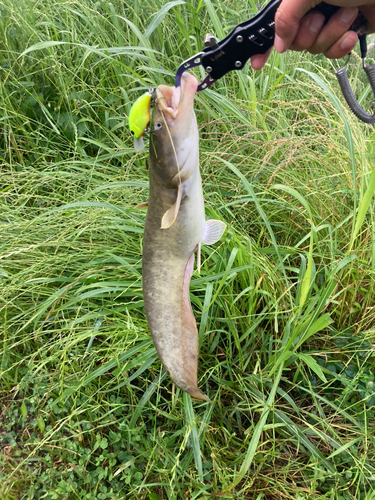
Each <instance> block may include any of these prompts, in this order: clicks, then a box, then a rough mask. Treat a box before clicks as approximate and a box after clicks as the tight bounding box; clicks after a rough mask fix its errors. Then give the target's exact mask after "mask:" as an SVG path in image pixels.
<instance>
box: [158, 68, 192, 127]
mask: <svg viewBox="0 0 375 500" xmlns="http://www.w3.org/2000/svg"><path fill="white" fill-rule="evenodd" d="M197 87H198V81H197V79H196V78H195V76H194V75H192V74H191V73H187V72H185V73H183V75H182V77H181V86H180V87H168V86H167V85H159V87H158V88H157V89H156V91H155V92H156V99H157V104H158V106H159V109H160V111H162V113H163V114H164V116H165V117H169V118H171V119H172V120H176V119H177V118H178V117H179V116H180V115H183V114H184V112H186V111H189V110H192V109H193V103H194V96H195V92H196V91H197Z"/></svg>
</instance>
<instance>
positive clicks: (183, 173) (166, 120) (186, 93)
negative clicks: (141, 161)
mask: <svg viewBox="0 0 375 500" xmlns="http://www.w3.org/2000/svg"><path fill="white" fill-rule="evenodd" d="M197 87H198V82H197V80H196V78H195V77H194V76H193V75H192V74H190V73H184V74H183V75H182V78H181V86H180V87H168V86H167V85H160V86H159V87H158V88H157V89H156V91H155V94H156V100H155V107H154V110H153V114H152V120H151V125H150V132H151V140H150V159H151V162H150V168H152V169H153V170H154V172H155V174H156V175H157V176H158V177H159V179H160V180H161V182H162V183H163V184H164V185H165V186H167V187H171V188H175V187H178V185H179V184H181V183H182V182H184V181H185V180H187V179H188V178H189V177H190V176H191V175H192V174H193V173H194V172H195V171H196V170H198V168H199V135H198V126H197V120H196V117H195V113H194V96H195V92H196V90H197Z"/></svg>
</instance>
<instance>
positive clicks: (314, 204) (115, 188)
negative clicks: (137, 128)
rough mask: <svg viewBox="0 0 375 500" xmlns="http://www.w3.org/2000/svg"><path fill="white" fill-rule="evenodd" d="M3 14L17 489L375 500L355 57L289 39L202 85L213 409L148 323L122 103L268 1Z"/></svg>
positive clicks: (370, 169) (7, 417) (39, 494)
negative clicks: (213, 236)
mask: <svg viewBox="0 0 375 500" xmlns="http://www.w3.org/2000/svg"><path fill="white" fill-rule="evenodd" d="M0 12H1V16H0V42H1V44H0V64H1V66H0V68H1V69H0V71H1V86H0V89H1V90H0V92H1V95H0V107H1V114H0V116H1V128H0V141H1V145H0V148H1V149H0V154H1V180H2V182H1V186H0V192H1V196H0V204H1V205H0V231H1V235H2V237H1V239H0V245H1V250H0V256H1V257H0V283H1V289H0V321H1V337H0V340H1V348H0V355H1V358H0V380H1V386H0V452H1V454H0V497H1V498H2V499H4V500H18V499H25V500H26V499H30V500H31V499H47V500H52V499H63V500H94V499H103V500H104V499H111V500H112V499H113V500H114V499H147V500H158V499H170V500H172V499H173V500H174V499H176V500H180V499H185V498H188V499H189V500H190V499H191V500H193V499H211V498H226V499H230V498H233V499H254V500H255V499H256V500H260V499H267V500H268V499H285V498H288V499H297V500H313V499H330V500H331V499H332V500H349V499H355V500H370V499H374V498H375V446H374V445H375V438H374V435H375V424H374V421H375V420H374V408H375V386H374V383H375V376H374V372H375V357H374V345H375V297H374V295H375V292H374V290H375V230H374V227H375V224H374V201H373V196H372V195H373V192H374V184H375V173H374V172H375V171H374V155H375V150H374V144H375V142H374V139H375V135H374V129H373V128H371V127H369V126H365V125H364V124H362V123H360V122H358V121H357V119H356V118H355V117H354V116H352V115H351V114H350V113H349V112H348V111H347V109H346V107H345V105H344V104H343V99H342V98H341V96H340V91H339V87H338V84H337V82H336V79H335V76H334V67H335V66H337V63H331V62H330V61H328V60H325V59H324V57H320V56H318V57H312V56H309V55H306V54H293V53H288V54H285V55H282V56H280V55H277V54H273V55H272V56H271V58H270V60H269V63H268V64H267V67H266V68H265V69H264V70H263V71H262V72H259V73H255V72H253V71H252V70H251V69H250V68H249V67H247V68H246V69H245V70H244V71H243V72H241V73H237V72H236V73H233V74H229V75H227V76H226V77H225V78H223V79H222V80H221V81H219V82H217V83H216V84H215V86H213V87H211V89H209V90H207V91H205V92H203V93H201V94H199V95H198V96H197V99H196V113H197V117H198V122H199V127H200V133H201V148H200V150H201V170H202V177H203V184H204V193H205V200H206V215H207V217H208V218H219V219H222V220H224V221H225V222H226V223H227V225H228V231H227V232H226V235H225V237H224V238H223V239H222V240H221V242H220V243H219V244H217V245H216V246H215V247H214V248H212V247H204V248H203V255H202V268H201V274H200V275H198V274H197V273H196V272H195V273H194V274H193V278H192V282H191V301H192V304H193V309H194V313H195V315H196V318H197V321H198V326H199V336H200V363H199V386H200V387H201V388H202V390H203V391H204V392H205V393H206V394H208V395H209V397H210V398H211V399H212V400H213V404H212V405H208V404H202V403H197V402H194V401H191V399H190V397H188V396H187V395H186V394H182V393H181V391H180V390H179V389H177V388H176V387H174V386H173V385H172V383H171V382H170V381H169V379H168V377H167V376H166V374H165V372H164V371H163V370H162V368H161V365H160V362H159V360H158V358H157V355H156V352H155V350H154V347H153V345H152V342H151V338H150V335H149V332H148V328H147V323H146V320H145V315H144V310H143V301H142V287H141V253H142V232H143V226H144V220H145V212H144V211H141V210H134V206H135V205H136V204H137V203H141V202H144V201H146V199H147V188H148V172H147V161H148V155H147V151H144V152H141V153H138V154H135V153H134V150H133V148H132V138H131V137H130V135H129V133H128V129H127V116H128V113H129V109H130V107H131V104H132V103H133V102H134V100H135V99H136V98H137V97H138V96H139V95H140V94H141V93H142V92H143V91H144V90H146V89H147V88H148V87H149V86H150V85H153V86H155V85H157V84H160V83H167V84H171V85H172V84H173V74H174V72H175V70H176V68H177V67H178V66H179V64H180V63H181V62H182V61H183V60H185V59H186V58H188V57H189V56H191V55H192V54H194V53H196V52H198V51H199V50H201V47H202V41H203V37H204V34H205V33H206V32H210V33H214V34H215V35H217V36H218V37H222V36H223V35H224V34H226V33H228V32H229V31H230V30H231V29H232V28H233V27H234V26H235V25H236V24H237V23H238V22H239V21H242V20H245V19H248V18H249V17H250V16H251V15H253V14H254V12H255V3H254V2H253V1H249V2H244V1H240V0H238V1H234V0H233V1H227V2H219V1H218V0H204V1H202V0H201V1H199V0H187V1H185V2H182V1H174V2H169V3H167V2H161V1H157V0H153V1H152V2H151V1H143V2H139V1H135V2H128V3H124V2H120V1H118V0H114V1H113V2H112V3H108V2H104V1H102V0H99V1H98V2H91V1H88V0H81V1H80V2H76V1H67V2H65V1H64V2H63V1H60V0H58V1H57V2H52V1H51V0H44V1H43V2H41V1H38V0H18V1H17V2H15V1H14V0H0ZM238 13H239V14H238ZM197 74H198V76H199V77H200V78H201V77H202V76H203V75H202V74H199V71H198V72H197ZM350 76H351V80H352V84H353V86H354V89H355V93H356V95H357V96H358V98H359V99H361V100H362V101H363V102H362V104H363V105H364V106H365V103H368V102H369V101H370V99H371V97H370V94H368V90H367V88H366V85H365V84H364V78H363V74H362V71H361V70H360V67H359V64H358V65H357V62H356V60H355V59H353V61H352V64H351V66H350ZM311 95H313V98H311ZM215 495H217V496H215Z"/></svg>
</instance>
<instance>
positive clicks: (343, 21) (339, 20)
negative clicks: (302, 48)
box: [309, 7, 358, 54]
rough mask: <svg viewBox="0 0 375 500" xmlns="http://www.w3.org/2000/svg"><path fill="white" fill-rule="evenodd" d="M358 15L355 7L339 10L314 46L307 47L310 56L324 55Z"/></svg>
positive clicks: (321, 32)
mask: <svg viewBox="0 0 375 500" xmlns="http://www.w3.org/2000/svg"><path fill="white" fill-rule="evenodd" d="M357 15H358V9H357V8H356V7H350V8H346V9H340V10H339V11H337V12H336V14H334V15H333V16H332V17H331V18H330V20H329V21H328V23H327V24H326V25H325V26H324V27H323V29H322V30H321V31H320V33H319V35H318V37H317V39H316V40H315V42H314V44H313V45H312V46H310V47H309V52H311V53H312V54H324V53H326V52H327V51H328V50H329V49H330V47H332V46H333V45H334V44H336V43H337V41H338V40H340V39H341V37H343V36H344V34H345V33H346V32H347V31H348V30H349V28H350V26H351V24H352V22H353V21H354V19H355V18H356V17H357Z"/></svg>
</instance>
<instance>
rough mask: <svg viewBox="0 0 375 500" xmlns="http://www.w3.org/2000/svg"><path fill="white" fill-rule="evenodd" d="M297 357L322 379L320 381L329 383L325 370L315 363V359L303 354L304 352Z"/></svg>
mask: <svg viewBox="0 0 375 500" xmlns="http://www.w3.org/2000/svg"><path fill="white" fill-rule="evenodd" d="M296 356H297V357H298V358H299V359H300V360H301V361H303V362H304V363H306V364H307V366H308V367H309V368H311V370H312V371H313V372H314V373H315V374H316V375H317V376H318V377H319V378H320V380H323V382H327V379H326V377H325V375H324V373H323V370H322V368H321V366H320V365H318V363H317V362H316V361H315V359H314V358H313V357H312V356H309V355H308V354H303V353H302V352H300V353H297V354H296Z"/></svg>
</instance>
